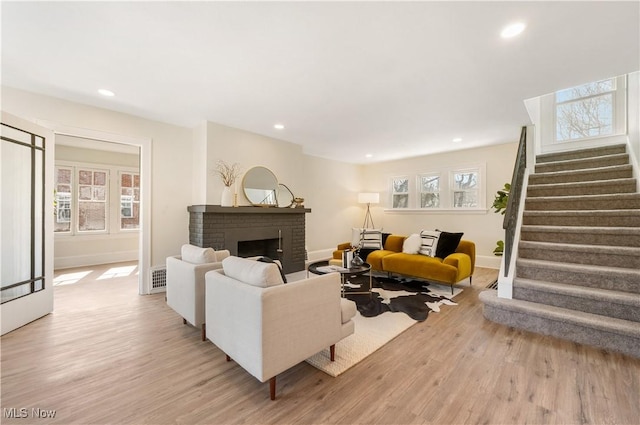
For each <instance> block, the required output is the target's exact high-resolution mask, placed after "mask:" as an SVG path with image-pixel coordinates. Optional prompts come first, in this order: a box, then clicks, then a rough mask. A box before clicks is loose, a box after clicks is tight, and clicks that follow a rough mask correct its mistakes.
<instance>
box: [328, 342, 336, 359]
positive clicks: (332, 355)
mask: <svg viewBox="0 0 640 425" xmlns="http://www.w3.org/2000/svg"><path fill="white" fill-rule="evenodd" d="M329 352H330V353H331V361H332V362H333V361H335V360H336V345H335V344H333V345H332V346H331V347H329Z"/></svg>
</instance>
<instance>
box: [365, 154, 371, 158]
mask: <svg viewBox="0 0 640 425" xmlns="http://www.w3.org/2000/svg"><path fill="white" fill-rule="evenodd" d="M364 157H365V158H373V154H372V153H368V154H366V155H365V156H364Z"/></svg>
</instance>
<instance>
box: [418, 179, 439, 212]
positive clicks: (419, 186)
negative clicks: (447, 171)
mask: <svg viewBox="0 0 640 425" xmlns="http://www.w3.org/2000/svg"><path fill="white" fill-rule="evenodd" d="M428 177H434V178H437V179H438V190H437V191H424V190H422V182H423V179H424V178H428ZM416 184H417V188H416V190H417V192H418V196H417V198H416V201H417V202H418V208H420V209H423V210H435V209H440V208H441V206H442V175H441V173H421V174H418V176H417V179H416ZM425 193H436V194H437V195H438V196H437V198H438V206H437V207H425V206H423V205H422V195H423V194H425Z"/></svg>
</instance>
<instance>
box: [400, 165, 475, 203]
mask: <svg viewBox="0 0 640 425" xmlns="http://www.w3.org/2000/svg"><path fill="white" fill-rule="evenodd" d="M485 174H486V164H473V165H470V164H468V165H465V166H464V167H460V168H453V167H451V168H441V169H439V170H431V171H429V172H425V173H421V174H418V175H416V176H409V177H393V178H391V179H390V180H389V187H390V190H389V191H390V193H391V199H390V201H391V202H390V204H391V208H390V209H393V210H407V212H420V211H421V212H434V213H435V212H440V213H442V212H446V211H449V212H451V211H463V210H475V211H483V210H484V209H485V208H486V199H485V198H486V188H485V187H484V183H483V180H484V177H483V176H484V175H485Z"/></svg>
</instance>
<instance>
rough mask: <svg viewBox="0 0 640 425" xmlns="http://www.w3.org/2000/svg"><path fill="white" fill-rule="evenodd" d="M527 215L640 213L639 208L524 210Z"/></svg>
mask: <svg viewBox="0 0 640 425" xmlns="http://www.w3.org/2000/svg"><path fill="white" fill-rule="evenodd" d="M523 213H524V214H525V215H588V216H592V215H640V209H638V208H620V209H613V210H526V209H525V210H524V211H523Z"/></svg>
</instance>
